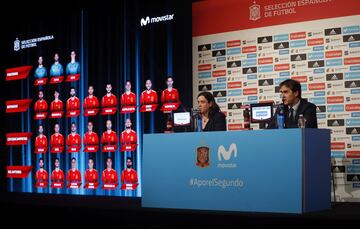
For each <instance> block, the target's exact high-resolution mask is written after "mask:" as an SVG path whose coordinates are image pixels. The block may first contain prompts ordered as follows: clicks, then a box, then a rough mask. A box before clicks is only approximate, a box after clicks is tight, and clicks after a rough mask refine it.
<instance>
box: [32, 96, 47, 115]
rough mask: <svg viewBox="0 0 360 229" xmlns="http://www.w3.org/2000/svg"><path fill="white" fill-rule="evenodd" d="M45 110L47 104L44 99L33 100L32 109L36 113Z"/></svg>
mask: <svg viewBox="0 0 360 229" xmlns="http://www.w3.org/2000/svg"><path fill="white" fill-rule="evenodd" d="M47 110H48V104H47V102H46V101H45V100H44V99H42V100H40V99H38V100H37V101H36V102H35V105H34V111H35V112H36V113H41V112H47Z"/></svg>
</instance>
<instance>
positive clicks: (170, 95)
mask: <svg viewBox="0 0 360 229" xmlns="http://www.w3.org/2000/svg"><path fill="white" fill-rule="evenodd" d="M161 102H162V103H178V102H179V92H178V91H177V90H176V89H175V88H173V89H172V90H171V91H169V90H168V89H167V88H166V89H165V90H163V91H162V93H161Z"/></svg>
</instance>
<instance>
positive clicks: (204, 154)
mask: <svg viewBox="0 0 360 229" xmlns="http://www.w3.org/2000/svg"><path fill="white" fill-rule="evenodd" d="M209 165H210V149H209V147H207V146H199V147H198V148H196V166H199V167H200V168H205V167H207V166H209Z"/></svg>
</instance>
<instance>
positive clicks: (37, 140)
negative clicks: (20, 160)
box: [35, 135, 48, 148]
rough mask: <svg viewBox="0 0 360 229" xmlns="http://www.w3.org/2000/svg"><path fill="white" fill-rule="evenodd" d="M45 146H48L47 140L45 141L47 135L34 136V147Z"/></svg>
mask: <svg viewBox="0 0 360 229" xmlns="http://www.w3.org/2000/svg"><path fill="white" fill-rule="evenodd" d="M40 147H43V148H47V147H48V142H47V137H46V136H45V135H42V136H40V135H39V136H37V137H36V138H35V148H40Z"/></svg>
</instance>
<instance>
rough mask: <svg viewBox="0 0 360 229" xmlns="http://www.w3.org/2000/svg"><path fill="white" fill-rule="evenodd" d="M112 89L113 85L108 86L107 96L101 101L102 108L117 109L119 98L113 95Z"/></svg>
mask: <svg viewBox="0 0 360 229" xmlns="http://www.w3.org/2000/svg"><path fill="white" fill-rule="evenodd" d="M111 90H112V87H111V84H106V92H107V93H106V95H104V97H102V100H101V106H102V107H103V108H106V107H116V105H117V98H116V96H115V95H113V94H112V93H111Z"/></svg>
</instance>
